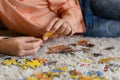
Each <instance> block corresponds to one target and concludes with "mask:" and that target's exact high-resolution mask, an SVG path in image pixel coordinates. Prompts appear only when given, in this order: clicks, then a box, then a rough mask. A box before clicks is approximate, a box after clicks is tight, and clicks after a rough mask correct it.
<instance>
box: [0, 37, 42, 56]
mask: <svg viewBox="0 0 120 80" xmlns="http://www.w3.org/2000/svg"><path fill="white" fill-rule="evenodd" d="M41 43H42V40H41V39H38V38H34V37H15V38H8V39H1V40H0V51H1V52H4V53H6V54H8V55H15V56H24V55H32V54H35V53H36V52H37V51H38V50H39V48H40V45H41Z"/></svg>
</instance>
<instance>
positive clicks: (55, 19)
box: [47, 18, 59, 31]
mask: <svg viewBox="0 0 120 80" xmlns="http://www.w3.org/2000/svg"><path fill="white" fill-rule="evenodd" d="M58 20H59V18H54V19H52V20H51V22H50V23H49V25H48V27H47V31H50V30H51V28H52V27H53V25H54V24H55V23H56V21H58Z"/></svg>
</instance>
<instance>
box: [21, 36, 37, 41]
mask: <svg viewBox="0 0 120 80" xmlns="http://www.w3.org/2000/svg"><path fill="white" fill-rule="evenodd" d="M21 39H22V40H23V41H24V42H31V41H34V40H39V39H38V38H35V37H21Z"/></svg>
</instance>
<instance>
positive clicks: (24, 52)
mask: <svg viewBox="0 0 120 80" xmlns="http://www.w3.org/2000/svg"><path fill="white" fill-rule="evenodd" d="M39 49H40V47H37V48H35V49H32V50H24V51H23V52H22V53H23V54H22V56H24V55H26V56H27V55H34V54H36V53H37V52H38V50H39Z"/></svg>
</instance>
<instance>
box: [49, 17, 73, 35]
mask: <svg viewBox="0 0 120 80" xmlns="http://www.w3.org/2000/svg"><path fill="white" fill-rule="evenodd" d="M47 31H49V32H52V33H53V36H54V37H59V36H67V35H69V34H70V33H71V32H72V28H71V25H70V24H69V23H68V22H66V21H65V20H63V19H59V18H54V19H52V20H51V22H50V24H49V25H48V27H47Z"/></svg>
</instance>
